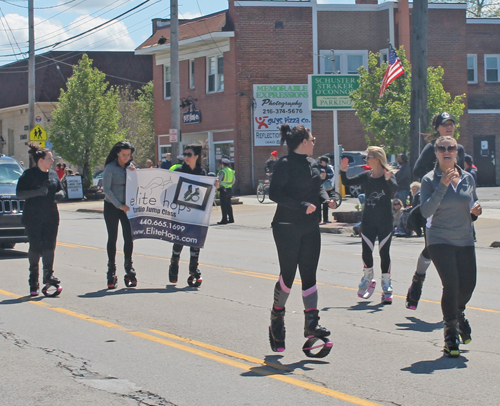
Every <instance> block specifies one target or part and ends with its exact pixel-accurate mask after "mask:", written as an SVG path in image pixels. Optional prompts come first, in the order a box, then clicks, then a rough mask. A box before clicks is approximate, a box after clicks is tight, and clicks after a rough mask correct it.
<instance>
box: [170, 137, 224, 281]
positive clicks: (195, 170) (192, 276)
mask: <svg viewBox="0 0 500 406" xmlns="http://www.w3.org/2000/svg"><path fill="white" fill-rule="evenodd" d="M202 152H203V146H202V145H201V144H189V145H186V146H184V153H183V154H182V155H183V158H184V163H183V164H182V165H181V166H179V167H177V168H175V171H176V172H182V173H188V174H190V175H200V176H206V175H207V172H206V171H205V169H203V168H202V166H201V163H202V161H201V156H202ZM216 185H217V186H218V185H219V182H218V181H216ZM183 248H184V245H182V244H176V243H174V245H173V246H172V256H171V257H170V266H169V268H168V279H169V281H170V283H177V279H178V275H179V260H180V257H181V252H182V249H183ZM199 257H200V248H197V247H189V277H188V284H189V286H193V287H198V286H200V285H201V283H202V282H203V278H202V277H201V272H200V270H199V269H198V261H199Z"/></svg>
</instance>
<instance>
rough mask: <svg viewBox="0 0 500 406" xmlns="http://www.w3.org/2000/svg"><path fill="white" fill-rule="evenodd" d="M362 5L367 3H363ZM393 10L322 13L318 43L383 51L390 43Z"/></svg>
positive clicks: (319, 16) (320, 45) (327, 45)
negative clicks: (390, 22) (390, 24)
mask: <svg viewBox="0 0 500 406" xmlns="http://www.w3.org/2000/svg"><path fill="white" fill-rule="evenodd" d="M359 7H360V8H362V7H363V6H359ZM388 39H389V11H388V10H383V11H366V12H359V11H322V12H320V13H318V47H319V49H320V50H322V49H342V50H348V49H360V50H366V49H367V50H369V51H372V52H379V51H380V50H381V49H384V48H388V46H389V44H388V42H387V40H388Z"/></svg>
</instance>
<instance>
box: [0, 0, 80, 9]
mask: <svg viewBox="0 0 500 406" xmlns="http://www.w3.org/2000/svg"><path fill="white" fill-rule="evenodd" d="M0 1H1V2H3V3H6V4H9V5H11V6H14V7H19V8H25V9H27V8H28V7H27V6H20V5H18V4H14V3H11V2H9V1H6V0H0ZM74 1H76V0H69V1H67V2H66V3H63V4H58V5H56V6H48V7H33V9H34V10H45V9H48V8H57V7H62V6H65V5H66V4H70V3H73V2H74Z"/></svg>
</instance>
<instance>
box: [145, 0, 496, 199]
mask: <svg viewBox="0 0 500 406" xmlns="http://www.w3.org/2000/svg"><path fill="white" fill-rule="evenodd" d="M357 3H358V4H349V5H348V4H328V5H327V4H317V2H316V0H311V1H307V0H306V1H293V0H285V1H272V0H262V1H249V0H239V1H234V0H228V6H229V7H228V10H223V11H221V12H218V13H214V14H211V15H207V16H203V17H199V18H196V19H192V20H181V21H179V24H180V25H179V56H180V58H179V59H180V66H179V68H180V95H181V99H182V100H183V101H184V103H183V105H184V106H185V108H184V109H183V111H182V114H183V115H184V114H187V113H188V112H189V111H190V110H191V112H193V111H196V113H197V114H194V115H191V117H196V118H198V119H199V118H201V120H194V121H191V122H189V118H188V122H185V123H183V124H182V125H181V130H182V143H183V144H187V143H190V142H198V141H201V142H203V143H205V144H206V145H207V146H208V148H207V156H206V164H207V166H208V167H209V168H210V170H212V171H214V170H215V169H216V165H217V160H218V159H219V158H220V157H221V156H222V155H227V156H229V157H230V158H231V159H232V160H233V162H234V166H235V169H236V172H237V179H238V181H237V184H236V189H237V191H239V192H240V193H251V192H252V191H254V190H255V186H256V183H257V181H258V179H261V178H263V177H264V162H265V161H266V159H267V158H268V157H269V154H270V152H271V151H273V150H275V149H277V150H278V152H279V155H280V156H281V155H283V154H285V153H286V147H279V146H277V145H276V142H275V141H274V144H272V143H271V142H270V143H268V144H265V143H263V142H262V140H259V136H258V131H257V130H258V129H259V128H260V126H261V125H260V124H261V122H259V118H260V117H257V116H256V115H255V111H256V109H257V107H256V105H257V104H258V102H261V101H262V99H259V96H258V94H259V93H258V92H257V90H256V89H257V87H256V85H268V86H270V87H269V88H268V90H273V89H274V90H276V89H278V87H276V86H277V85H307V80H308V75H309V74H313V73H332V68H333V66H335V71H336V72H339V73H341V74H355V73H357V68H358V67H359V66H361V65H364V66H367V60H368V54H369V52H380V53H381V55H382V58H387V55H388V42H389V41H390V42H391V43H392V44H394V46H395V47H399V46H400V45H404V47H405V49H406V50H407V56H410V55H409V54H410V52H409V50H410V44H409V42H410V28H411V4H410V5H409V4H408V3H407V2H406V0H402V1H400V2H399V3H395V2H386V3H382V4H377V2H376V0H364V1H363V0H358V1H357ZM499 30H500V20H498V19H467V18H466V5H465V4H458V3H453V4H444V3H435V4H429V30H428V63H429V65H430V66H438V65H440V66H442V67H443V68H444V71H445V75H444V83H443V85H444V88H445V90H446V91H448V92H449V93H450V94H451V95H452V96H456V95H459V94H463V93H466V94H467V99H466V100H465V104H466V109H465V112H464V115H463V116H462V117H461V119H460V124H461V127H460V133H461V137H460V143H461V144H463V145H464V147H465V148H466V151H467V152H468V153H469V154H470V155H472V156H473V157H474V159H475V161H476V164H477V165H478V166H479V168H480V170H479V176H480V178H479V179H480V183H481V184H485V185H486V184H491V185H493V184H500V166H496V165H495V160H494V159H495V156H496V155H497V154H498V153H500V140H497V138H498V135H497V133H498V131H496V129H497V128H498V125H497V124H498V122H499V120H500V87H499V86H500V45H498V42H497V41H494V40H492V39H493V38H495V37H496V36H497V35H498V32H499ZM332 50H335V51H334V53H333V58H332ZM136 54H137V55H152V56H153V57H154V62H153V65H154V68H153V80H154V83H155V128H156V135H157V137H158V144H157V151H158V155H159V157H161V156H162V154H164V153H166V152H167V151H169V148H170V140H169V136H168V132H169V128H170V102H171V98H170V66H169V64H170V27H169V21H168V20H162V19H155V20H153V35H152V36H151V37H150V38H149V39H148V40H147V41H145V42H144V43H143V44H142V45H141V46H139V47H138V49H137V50H136ZM332 59H334V61H335V65H333V62H332ZM273 86H274V87H273ZM290 89H291V87H283V89H282V90H283V92H282V93H281V94H282V95H284V97H286V94H287V93H286V91H288V90H290ZM297 89H298V88H297ZM278 93H279V92H278ZM263 94H264V93H263ZM268 94H272V92H271V93H268ZM274 94H276V92H274ZM297 94H298V93H297ZM186 101H188V103H186ZM189 101H191V102H193V103H194V104H190V103H189ZM267 111H269V110H267ZM264 112H265V110H264ZM308 114H309V117H310V126H311V128H312V130H313V132H314V135H315V136H316V137H317V140H318V141H317V143H316V148H315V154H322V153H328V152H331V151H332V150H333V136H332V133H333V129H332V127H333V123H332V116H333V113H332V112H325V111H312V112H309V113H308ZM306 116H307V114H306ZM303 120H305V121H302V122H305V123H307V122H308V120H309V118H307V117H306V118H303ZM338 131H339V143H340V144H342V146H343V147H344V149H345V150H363V149H365V148H366V143H365V133H364V130H363V128H362V126H361V123H360V122H359V120H358V119H357V117H356V116H355V114H354V112H353V111H339V112H338Z"/></svg>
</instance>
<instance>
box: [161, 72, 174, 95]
mask: <svg viewBox="0 0 500 406" xmlns="http://www.w3.org/2000/svg"><path fill="white" fill-rule="evenodd" d="M163 82H164V86H163V98H164V99H170V97H172V93H171V89H170V85H171V83H172V75H171V71H170V66H165V68H164V69H163Z"/></svg>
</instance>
